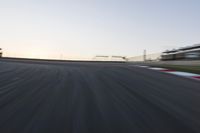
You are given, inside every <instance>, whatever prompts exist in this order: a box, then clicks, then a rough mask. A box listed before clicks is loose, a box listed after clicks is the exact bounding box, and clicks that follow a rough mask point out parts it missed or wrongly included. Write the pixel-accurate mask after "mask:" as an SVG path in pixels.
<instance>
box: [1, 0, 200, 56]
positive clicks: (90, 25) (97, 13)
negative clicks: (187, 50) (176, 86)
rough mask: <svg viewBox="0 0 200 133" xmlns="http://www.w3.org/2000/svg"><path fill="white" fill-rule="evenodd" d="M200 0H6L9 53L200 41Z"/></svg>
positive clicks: (68, 52) (120, 50)
mask: <svg viewBox="0 0 200 133" xmlns="http://www.w3.org/2000/svg"><path fill="white" fill-rule="evenodd" d="M199 22H200V0H0V47H1V48H3V50H4V53H5V56H16V57H31V58H60V56H61V54H62V56H63V57H64V58H65V59H74V58H92V57H93V56H95V55H123V56H137V55H141V54H142V52H143V50H144V49H146V50H147V52H148V53H157V52H162V51H164V50H166V49H172V48H176V47H181V46H187V45H192V44H196V43H200V26H199Z"/></svg>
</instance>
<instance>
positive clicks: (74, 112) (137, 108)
mask: <svg viewBox="0 0 200 133" xmlns="http://www.w3.org/2000/svg"><path fill="white" fill-rule="evenodd" d="M199 101H200V83H199V82H198V81H195V80H190V79H185V78H182V77H176V76H174V75H168V74H164V73H159V72H157V71H153V70H147V69H145V68H137V67H133V66H131V65H130V64H126V63H90V62H51V61H45V62H43V61H20V60H0V133H199V132H200V102H199Z"/></svg>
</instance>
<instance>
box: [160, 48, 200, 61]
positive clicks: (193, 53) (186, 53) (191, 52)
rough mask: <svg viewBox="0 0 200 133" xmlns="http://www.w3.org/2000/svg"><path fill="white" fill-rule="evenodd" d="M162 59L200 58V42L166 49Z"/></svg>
mask: <svg viewBox="0 0 200 133" xmlns="http://www.w3.org/2000/svg"><path fill="white" fill-rule="evenodd" d="M161 60H163V61H165V60H200V44H195V45H191V46H186V47H181V48H178V49H172V50H166V51H165V52H163V53H162V55H161Z"/></svg>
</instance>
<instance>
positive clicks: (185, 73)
mask: <svg viewBox="0 0 200 133" xmlns="http://www.w3.org/2000/svg"><path fill="white" fill-rule="evenodd" d="M137 66H138V67H143V68H147V69H151V70H156V71H160V72H164V73H169V74H173V75H177V76H182V77H187V78H193V79H198V80H200V75H199V74H195V73H189V72H181V71H175V70H170V69H166V68H159V67H149V66H140V65H137Z"/></svg>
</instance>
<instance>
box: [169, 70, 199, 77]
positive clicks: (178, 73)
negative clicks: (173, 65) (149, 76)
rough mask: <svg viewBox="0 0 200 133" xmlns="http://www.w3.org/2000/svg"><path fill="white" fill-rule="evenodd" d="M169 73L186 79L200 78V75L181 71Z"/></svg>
mask: <svg viewBox="0 0 200 133" xmlns="http://www.w3.org/2000/svg"><path fill="white" fill-rule="evenodd" d="M167 73H171V74H174V75H179V76H184V77H196V76H200V75H198V74H194V73H187V72H179V71H174V72H167Z"/></svg>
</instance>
